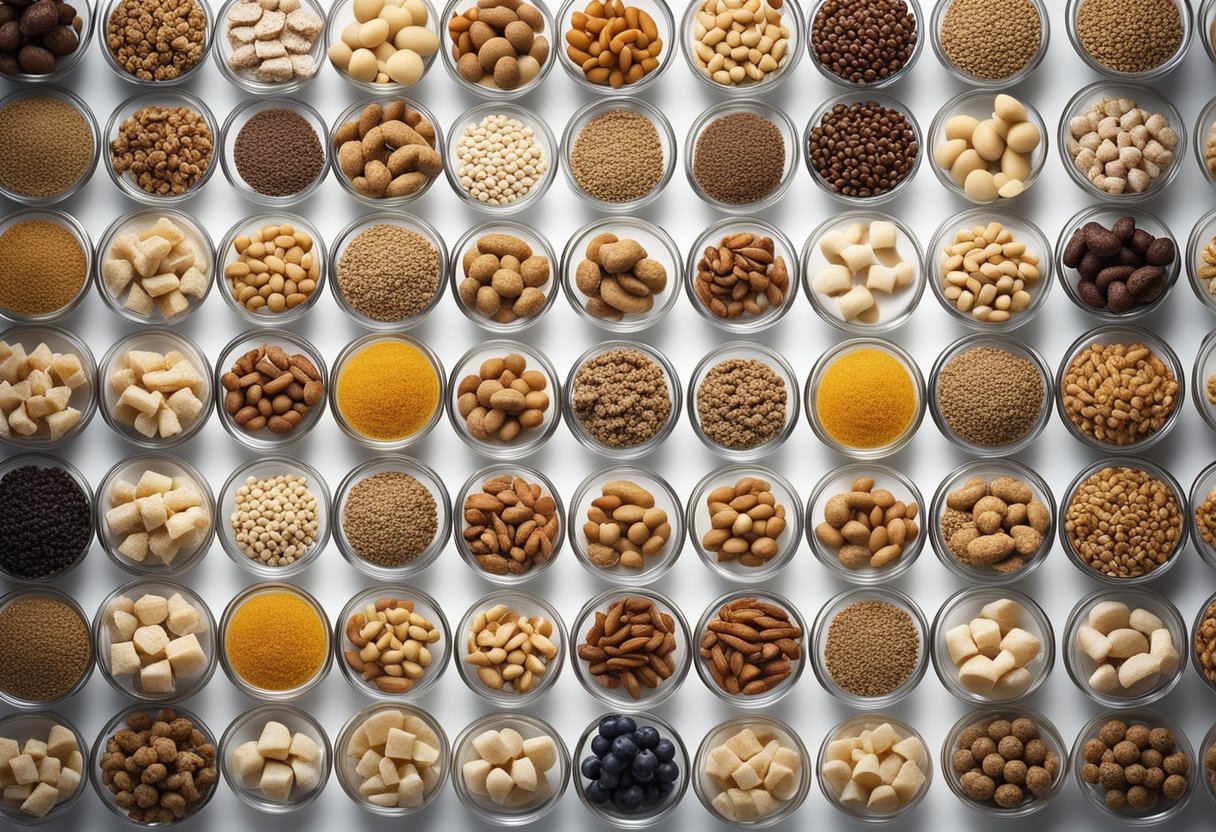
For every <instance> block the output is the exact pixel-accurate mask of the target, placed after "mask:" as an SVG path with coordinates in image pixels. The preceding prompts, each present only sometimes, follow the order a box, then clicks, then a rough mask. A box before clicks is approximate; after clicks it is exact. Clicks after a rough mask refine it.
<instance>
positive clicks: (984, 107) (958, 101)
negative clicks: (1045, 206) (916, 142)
mask: <svg viewBox="0 0 1216 832" xmlns="http://www.w3.org/2000/svg"><path fill="white" fill-rule="evenodd" d="M948 5H949V3H941V4H939V6H942V7H945V6H948ZM1007 88H1008V87H1006V89H1007ZM996 95H997V93H995V92H990V91H987V90H968V91H967V92H963V93H959V94H958V95H956V96H954V97H953V98H951V99H950V100H949V101H947V102H946V103H945V104H944V105H942V108H941V109H940V110H938V111H937V115H936V116H934V117H933V122H932V124H930V126H929V143H930V147H929V152H930V154H932V156H933V164H932V165H931V167H932V168H933V172H934V173H935V174H937V181H939V182H941V183H942V185H943V186H945V188H946V190H948V191H951V192H953V193H954V194H955V195H956V196H959V197H962V198H963V199H965V200H966V201H967V202H971V203H975V204H984V203H983V200H978V199H972V198H971V197H970V196H968V195H967V192H966V190H965V189H964V188H963V186H962V185H960V184H959V183H958V182H957V181H955V179H954V177H953V176H951V174H950V171H949V170H947V169H945V168H943V167H942V166H941V165H939V164H938V163H937V153H938V150H939V149H940V148H941V147H942V146H943V145H944V144H945V143H946V122H948V121H949V120H950V119H952V118H954V117H955V116H960V115H966V116H971V117H973V118H976V119H979V120H980V121H983V120H985V119H990V118H992V117H993V115H994V114H993V112H992V107H993V102H994V100H995V98H996ZM1017 102H1018V103H1019V104H1021V105H1022V106H1023V107H1025V108H1026V116H1027V118H1026V121H1027V123H1029V124H1032V125H1033V126H1034V129H1035V130H1037V131H1039V143H1038V145H1037V146H1036V147H1035V149H1034V150H1032V151H1030V154H1029V156H1030V175H1029V176H1027V177H1026V178H1025V179H1023V180H1022V185H1023V186H1024V189H1023V191H1022V192H1021V193H1022V194H1024V193H1025V192H1026V191H1029V190H1030V188H1031V186H1032V185H1034V183H1035V182H1036V181H1037V180H1038V178H1039V174H1040V173H1042V172H1043V165H1044V164H1046V163H1047V156H1048V147H1047V145H1048V138H1047V136H1048V131H1047V125H1046V124H1045V123H1044V122H1043V117H1042V116H1041V115H1039V111H1038V110H1036V109H1035V108H1034V107H1033V106H1032V105H1031V104H1029V103H1028V102H1026V101H1025V100H1023V99H1021V98H1019V99H1017ZM967 146H968V147H969V148H970V147H971V143H970V142H968V143H967ZM991 164H992V163H991V162H987V163H986V164H985V167H983V168H982V170H989V169H990V166H991ZM998 164H999V163H998ZM1020 195H1021V194H1018V196H1020ZM1016 198H1017V197H1016V196H1015V197H1011V199H1016ZM1008 201H1009V200H1008V199H1004V198H1002V197H997V198H996V199H995V200H991V201H990V202H999V203H1005V202H1008Z"/></svg>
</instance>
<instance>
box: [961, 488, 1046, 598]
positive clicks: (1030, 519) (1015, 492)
mask: <svg viewBox="0 0 1216 832" xmlns="http://www.w3.org/2000/svg"><path fill="white" fill-rule="evenodd" d="M1051 516H1052V515H1051V509H1050V508H1049V507H1048V506H1046V505H1044V504H1043V503H1042V502H1040V501H1039V500H1038V498H1037V497H1036V495H1035V493H1034V489H1033V488H1031V487H1030V486H1029V485H1028V484H1026V483H1024V482H1022V481H1021V480H1019V479H1017V478H1015V477H1010V476H999V477H993V478H992V479H991V480H988V479H985V478H984V477H972V478H970V479H969V480H967V482H965V483H964V484H963V485H962V487H961V488H956V489H954V490H953V491H951V492H949V493H948V494H947V495H946V507H945V509H944V510H943V511H942V516H941V517H940V518H938V523H939V525H940V528H941V533H942V538H943V540H944V541H945V543H946V548H947V549H948V550H949V551H950V554H952V555H953V556H954V557H955V558H957V559H958V560H959V562H960V563H962V564H964V565H966V566H970V567H974V568H979V569H992V570H994V571H996V572H999V573H1002V574H1008V573H1011V572H1016V571H1017V570H1019V569H1022V568H1023V567H1024V566H1026V564H1027V563H1029V562H1030V561H1031V560H1032V559H1033V558H1034V557H1035V556H1036V555H1037V554H1038V553H1039V551H1040V550H1041V549H1042V548H1043V546H1044V543H1045V542H1046V535H1047V531H1048V529H1049V528H1050V526H1051Z"/></svg>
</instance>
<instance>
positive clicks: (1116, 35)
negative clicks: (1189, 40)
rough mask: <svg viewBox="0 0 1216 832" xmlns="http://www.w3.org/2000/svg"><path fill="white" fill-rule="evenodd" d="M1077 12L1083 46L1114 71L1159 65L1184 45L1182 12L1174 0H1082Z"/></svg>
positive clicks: (1135, 71) (1142, 68)
mask: <svg viewBox="0 0 1216 832" xmlns="http://www.w3.org/2000/svg"><path fill="white" fill-rule="evenodd" d="M1076 14H1077V17H1076V26H1077V40H1079V41H1080V42H1081V47H1082V48H1083V49H1084V50H1085V51H1086V53H1088V54H1089V57H1091V58H1092V59H1093V60H1094V61H1096V62H1097V63H1100V64H1102V66H1104V67H1106V68H1107V69H1110V70H1113V71H1115V72H1125V73H1133V74H1134V73H1140V72H1148V71H1150V70H1153V69H1156V68H1157V67H1159V66H1161V65H1162V64H1163V63H1165V62H1166V61H1168V60H1169V59H1170V58H1172V57H1173V56H1174V53H1175V52H1177V51H1178V47H1179V46H1181V45H1182V16H1181V15H1180V14H1179V13H1178V7H1177V6H1176V5H1175V4H1174V2H1173V0H1083V2H1081V3H1079V4H1078V6H1077V12H1076Z"/></svg>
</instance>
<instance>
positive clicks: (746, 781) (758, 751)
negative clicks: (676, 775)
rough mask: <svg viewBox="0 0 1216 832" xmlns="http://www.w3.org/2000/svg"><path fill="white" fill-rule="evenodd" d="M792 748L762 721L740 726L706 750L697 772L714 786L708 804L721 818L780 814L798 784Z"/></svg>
mask: <svg viewBox="0 0 1216 832" xmlns="http://www.w3.org/2000/svg"><path fill="white" fill-rule="evenodd" d="M804 762H805V761H804V760H803V759H802V754H801V753H800V752H799V750H798V749H797V747H795V746H794V744H793V743H791V742H790V741H789V740H788V739H787V738H786V737H785V736H783V734H782V732H781V731H780V730H779V729H778V728H777V727H776V726H775V725H772V724H771V723H768V722H766V721H764V720H756V721H755V722H753V723H751V724H748V725H745V726H743V727H741V728H739V730H737V731H735V733H733V734H731V735H730V736H728V737H726V738H725V739H723V740H722V741H721V742H720V743H719V744H718V745H716V746H714V747H713V748H712V749H710V752H709V754H708V756H707V757H706V760H705V766H704V768H703V769H702V774H704V775H705V776H706V777H708V778H709V780H710V782H711V783H712V785H713V788H712V791H711V792H710V794H712V795H713V797H712V798H711V800H710V805H711V806H712V807H713V810H714V811H715V812H717V813H718V814H719V815H720V816H721V817H722V818H723V819H725V820H728V821H731V822H734V823H738V822H747V821H758V820H762V819H764V818H766V817H769V816H770V815H772V814H774V813H776V812H779V811H781V810H782V809H783V808H784V807H785V805H786V804H787V803H788V802H789V801H790V800H792V799H793V798H794V797H795V796H796V795H797V794H798V789H799V787H800V786H801V784H802V778H803V777H806V776H807V774H806V772H805V771H804V768H805V766H804Z"/></svg>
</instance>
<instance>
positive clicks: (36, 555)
mask: <svg viewBox="0 0 1216 832" xmlns="http://www.w3.org/2000/svg"><path fill="white" fill-rule="evenodd" d="M92 536H93V531H92V527H91V523H90V518H89V500H88V497H86V496H85V493H84V491H83V490H81V488H80V486H79V485H77V484H76V480H74V479H72V476H71V475H70V474H69V473H68V472H67V471H65V470H64V469H63V468H52V467H41V466H37V465H23V466H21V467H19V468H14V469H13V470H11V471H9V472H8V473H7V474H5V475H4V477H3V479H0V568H2V569H3V570H4V571H5V572H7V573H9V574H10V575H14V576H16V577H18V578H22V579H24V580H37V579H39V578H46V577H49V576H51V575H54V574H55V573H56V572H60V571H62V570H64V569H66V568H68V567H69V566H71V565H72V564H74V563H75V562H76V561H77V560H78V559H80V558H82V557H84V555H85V552H86V551H87V550H88V546H89V539H90V538H91V537H92Z"/></svg>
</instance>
